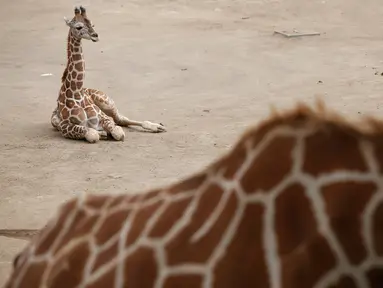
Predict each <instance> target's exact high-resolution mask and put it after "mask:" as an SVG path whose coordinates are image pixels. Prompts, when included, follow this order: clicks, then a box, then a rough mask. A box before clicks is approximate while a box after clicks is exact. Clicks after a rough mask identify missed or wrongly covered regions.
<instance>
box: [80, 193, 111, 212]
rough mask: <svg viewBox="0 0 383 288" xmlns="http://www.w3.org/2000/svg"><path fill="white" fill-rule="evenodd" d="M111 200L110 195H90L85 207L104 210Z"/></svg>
mask: <svg viewBox="0 0 383 288" xmlns="http://www.w3.org/2000/svg"><path fill="white" fill-rule="evenodd" d="M110 198H111V197H110V196H109V195H90V196H87V197H86V199H85V203H84V205H85V206H86V207H88V208H91V209H97V210H98V209H102V208H104V207H105V204H106V203H107V202H108V200H109V199H110Z"/></svg>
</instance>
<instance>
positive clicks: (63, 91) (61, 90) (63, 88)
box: [60, 85, 66, 96]
mask: <svg viewBox="0 0 383 288" xmlns="http://www.w3.org/2000/svg"><path fill="white" fill-rule="evenodd" d="M65 90H66V87H65V85H62V86H61V89H60V92H61V93H60V96H61V95H63V93H65Z"/></svg>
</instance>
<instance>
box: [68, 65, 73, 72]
mask: <svg viewBox="0 0 383 288" xmlns="http://www.w3.org/2000/svg"><path fill="white" fill-rule="evenodd" d="M68 70H69V71H73V64H72V63H70V64H69V66H68Z"/></svg>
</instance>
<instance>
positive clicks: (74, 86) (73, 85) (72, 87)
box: [70, 81, 77, 91]
mask: <svg viewBox="0 0 383 288" xmlns="http://www.w3.org/2000/svg"><path fill="white" fill-rule="evenodd" d="M76 88H77V87H76V82H75V81H72V82H70V89H72V90H73V91H75V90H76Z"/></svg>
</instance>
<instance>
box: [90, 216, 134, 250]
mask: <svg viewBox="0 0 383 288" xmlns="http://www.w3.org/2000/svg"><path fill="white" fill-rule="evenodd" d="M130 213H131V210H130V209H129V210H118V211H115V212H110V213H109V215H107V216H106V218H105V219H104V221H103V222H102V224H101V226H100V228H99V229H98V231H97V232H96V234H95V240H96V244H97V245H102V244H103V243H105V242H106V241H108V240H109V239H110V238H112V237H113V236H114V235H116V234H117V233H119V232H120V230H121V228H122V226H123V225H124V224H125V222H126V221H127V217H128V216H129V215H130Z"/></svg>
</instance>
